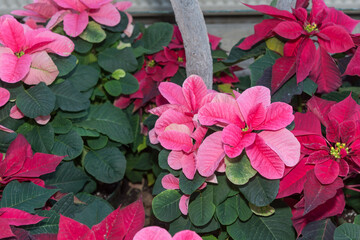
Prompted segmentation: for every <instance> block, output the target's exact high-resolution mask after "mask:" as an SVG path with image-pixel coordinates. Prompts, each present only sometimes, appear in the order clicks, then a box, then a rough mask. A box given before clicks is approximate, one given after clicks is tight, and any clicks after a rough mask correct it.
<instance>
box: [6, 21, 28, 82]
mask: <svg viewBox="0 0 360 240" xmlns="http://www.w3.org/2000/svg"><path fill="white" fill-rule="evenodd" d="M0 39H1V41H2V43H3V45H4V46H6V47H8V48H10V49H11V50H12V51H13V52H14V53H18V52H21V51H23V50H24V46H25V44H26V39H25V35H24V28H23V26H22V25H21V24H20V23H19V22H18V21H17V20H16V19H15V18H14V17H12V16H9V15H7V16H6V17H4V20H3V21H2V22H1V25H0ZM2 80H4V79H2ZM4 81H5V80H4Z"/></svg>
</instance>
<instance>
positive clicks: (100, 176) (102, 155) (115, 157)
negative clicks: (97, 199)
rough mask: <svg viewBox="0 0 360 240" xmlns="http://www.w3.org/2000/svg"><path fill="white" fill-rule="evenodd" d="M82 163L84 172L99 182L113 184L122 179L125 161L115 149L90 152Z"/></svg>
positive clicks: (109, 148)
mask: <svg viewBox="0 0 360 240" xmlns="http://www.w3.org/2000/svg"><path fill="white" fill-rule="evenodd" d="M84 161H85V163H84V165H85V169H86V171H87V172H89V173H90V174H91V175H92V176H94V177H95V178H96V179H97V180H99V181H101V182H104V183H114V182H118V181H120V180H121V179H122V178H123V177H124V174H125V169H126V159H125V157H124V155H123V154H122V152H120V150H119V149H117V148H115V147H106V148H103V149H100V150H97V151H90V152H88V153H87V154H86V156H85V160H84Z"/></svg>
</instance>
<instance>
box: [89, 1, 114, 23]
mask: <svg viewBox="0 0 360 240" xmlns="http://www.w3.org/2000/svg"><path fill="white" fill-rule="evenodd" d="M89 15H90V16H91V17H92V18H93V19H94V20H95V21H96V22H98V23H100V24H101V25H106V26H115V25H117V24H118V23H119V22H120V19H121V17H120V13H119V11H118V10H117V9H116V7H115V6H114V5H113V4H111V3H108V4H105V5H102V6H101V7H100V9H98V10H97V11H94V12H90V14H89Z"/></svg>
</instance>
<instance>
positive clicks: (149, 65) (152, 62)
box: [147, 60, 156, 67]
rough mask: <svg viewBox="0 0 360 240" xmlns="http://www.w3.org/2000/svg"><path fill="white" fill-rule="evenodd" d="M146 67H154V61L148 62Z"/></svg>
mask: <svg viewBox="0 0 360 240" xmlns="http://www.w3.org/2000/svg"><path fill="white" fill-rule="evenodd" d="M147 65H148V67H155V65H156V62H155V60H151V61H149V62H148V64H147Z"/></svg>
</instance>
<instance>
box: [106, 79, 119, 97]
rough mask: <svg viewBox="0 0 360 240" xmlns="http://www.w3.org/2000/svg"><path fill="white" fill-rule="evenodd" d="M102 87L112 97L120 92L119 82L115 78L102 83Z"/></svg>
mask: <svg viewBox="0 0 360 240" xmlns="http://www.w3.org/2000/svg"><path fill="white" fill-rule="evenodd" d="M104 88H105V90H106V92H107V93H108V94H110V95H111V96H113V97H118V96H120V94H121V93H122V88H121V83H120V81H117V80H111V81H109V82H106V83H105V84H104Z"/></svg>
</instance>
